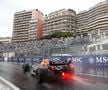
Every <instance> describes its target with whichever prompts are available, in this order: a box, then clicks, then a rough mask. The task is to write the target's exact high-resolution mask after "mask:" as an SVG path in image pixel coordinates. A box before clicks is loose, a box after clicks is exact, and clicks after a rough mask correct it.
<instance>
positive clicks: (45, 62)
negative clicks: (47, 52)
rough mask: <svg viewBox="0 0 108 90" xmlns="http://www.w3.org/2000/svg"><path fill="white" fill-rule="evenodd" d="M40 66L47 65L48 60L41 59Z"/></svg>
mask: <svg viewBox="0 0 108 90" xmlns="http://www.w3.org/2000/svg"><path fill="white" fill-rule="evenodd" d="M41 64H42V65H49V60H48V59H43V60H42V62H41Z"/></svg>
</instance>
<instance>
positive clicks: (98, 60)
mask: <svg viewBox="0 0 108 90" xmlns="http://www.w3.org/2000/svg"><path fill="white" fill-rule="evenodd" d="M96 63H108V57H96Z"/></svg>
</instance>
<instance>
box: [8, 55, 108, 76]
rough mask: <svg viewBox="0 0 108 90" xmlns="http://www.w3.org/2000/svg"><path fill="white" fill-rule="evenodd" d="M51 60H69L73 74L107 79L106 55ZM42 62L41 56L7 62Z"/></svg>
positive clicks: (13, 59)
mask: <svg viewBox="0 0 108 90" xmlns="http://www.w3.org/2000/svg"><path fill="white" fill-rule="evenodd" d="M50 59H51V60H59V61H61V60H71V61H72V62H73V63H74V66H75V72H76V73H79V74H82V75H83V74H86V75H97V76H100V77H108V70H107V68H108V55H74V56H73V55H72V56H70V55H69V56H62V55H61V56H52V57H50ZM40 60H42V56H35V57H15V58H11V59H9V62H17V63H25V62H28V63H35V62H38V61H40Z"/></svg>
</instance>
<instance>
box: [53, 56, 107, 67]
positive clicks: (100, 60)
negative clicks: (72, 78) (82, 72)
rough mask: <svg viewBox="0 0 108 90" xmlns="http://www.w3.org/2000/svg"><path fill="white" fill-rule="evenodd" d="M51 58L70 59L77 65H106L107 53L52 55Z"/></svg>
mask: <svg viewBox="0 0 108 90" xmlns="http://www.w3.org/2000/svg"><path fill="white" fill-rule="evenodd" d="M51 59H52V60H71V61H72V62H73V63H74V64H78V65H92V66H96V65H99V66H108V55H76V56H52V57H51Z"/></svg>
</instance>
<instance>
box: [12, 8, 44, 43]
mask: <svg viewBox="0 0 108 90" xmlns="http://www.w3.org/2000/svg"><path fill="white" fill-rule="evenodd" d="M42 25H43V13H41V12H40V11H39V10H38V9H34V10H29V11H26V10H24V11H20V12H16V13H15V15H14V22H13V34H12V42H23V41H30V40H35V39H36V38H38V37H41V36H42Z"/></svg>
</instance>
